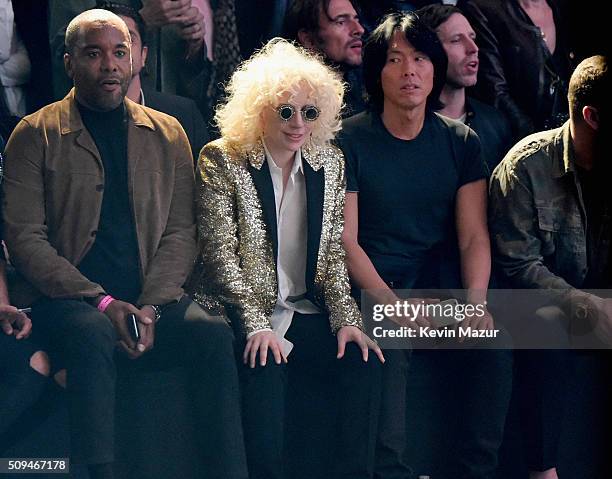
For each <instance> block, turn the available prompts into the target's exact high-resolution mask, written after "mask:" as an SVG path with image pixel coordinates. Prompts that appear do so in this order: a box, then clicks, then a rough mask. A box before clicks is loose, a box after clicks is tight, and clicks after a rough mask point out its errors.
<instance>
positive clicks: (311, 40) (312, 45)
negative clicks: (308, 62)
mask: <svg viewBox="0 0 612 479" xmlns="http://www.w3.org/2000/svg"><path fill="white" fill-rule="evenodd" d="M297 36H298V41H299V42H300V44H301V45H302V46H303V47H304V48H307V49H309V50H316V49H317V44H316V42H315V36H314V33H312V32H307V31H306V30H304V29H302V30H300V31H298V34H297Z"/></svg>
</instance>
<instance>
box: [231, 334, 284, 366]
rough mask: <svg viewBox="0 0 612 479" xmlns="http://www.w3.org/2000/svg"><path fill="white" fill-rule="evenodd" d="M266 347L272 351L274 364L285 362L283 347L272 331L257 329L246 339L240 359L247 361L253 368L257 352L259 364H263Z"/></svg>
mask: <svg viewBox="0 0 612 479" xmlns="http://www.w3.org/2000/svg"><path fill="white" fill-rule="evenodd" d="M268 349H269V350H270V351H272V354H273V355H274V361H275V362H276V364H281V362H283V363H286V362H287V357H286V356H285V354H284V353H283V349H282V348H281V345H280V343H279V341H278V338H277V337H276V333H274V331H259V332H257V333H255V334H253V335H252V336H251V337H250V338H249V339H248V340H247V343H246V346H245V348H244V353H243V355H242V361H243V362H244V364H247V363H248V364H249V366H250V367H251V368H254V367H255V361H256V360H257V353H259V364H260V365H261V366H265V365H266V360H267V358H268Z"/></svg>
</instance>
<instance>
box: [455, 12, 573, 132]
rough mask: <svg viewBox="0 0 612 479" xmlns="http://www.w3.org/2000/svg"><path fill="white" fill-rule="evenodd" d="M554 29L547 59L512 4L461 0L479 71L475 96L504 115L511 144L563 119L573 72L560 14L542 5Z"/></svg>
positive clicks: (536, 30)
mask: <svg viewBox="0 0 612 479" xmlns="http://www.w3.org/2000/svg"><path fill="white" fill-rule="evenodd" d="M547 1H548V4H549V5H550V7H551V8H552V10H553V14H554V20H555V26H556V30H557V32H556V36H557V40H556V46H555V54H554V55H551V54H550V52H549V50H548V48H547V47H546V44H545V43H544V40H543V38H542V34H541V32H540V29H539V28H538V27H537V26H535V25H534V23H533V22H532V21H531V19H530V18H529V16H528V15H527V13H526V12H525V11H524V10H523V9H522V8H521V6H520V4H519V2H518V0H467V1H465V2H460V7H461V9H462V10H463V11H464V12H465V15H466V17H467V18H468V20H469V22H470V23H471V25H472V28H474V30H475V31H476V43H477V44H478V47H479V49H480V52H479V58H480V67H479V71H478V83H477V84H476V87H475V89H474V91H473V92H472V93H473V94H474V95H475V96H477V97H479V98H481V99H482V100H483V101H485V102H486V103H489V104H491V105H494V106H495V107H497V108H498V109H499V110H500V111H502V112H503V113H505V114H506V116H507V117H508V120H509V121H510V124H511V126H512V131H513V134H514V135H515V139H520V138H522V137H524V136H525V135H527V134H529V133H532V132H533V131H539V130H544V129H549V128H554V127H556V126H558V125H560V124H562V123H563V122H564V121H565V120H566V119H567V117H568V106H567V84H568V82H569V77H570V75H571V71H572V69H573V68H572V67H573V63H574V61H573V58H574V54H573V53H572V52H570V49H569V45H568V41H567V38H568V37H567V30H566V26H565V23H564V22H565V20H566V19H565V17H564V16H563V13H562V12H564V11H565V9H564V8H563V7H562V5H561V3H560V1H558V0H547Z"/></svg>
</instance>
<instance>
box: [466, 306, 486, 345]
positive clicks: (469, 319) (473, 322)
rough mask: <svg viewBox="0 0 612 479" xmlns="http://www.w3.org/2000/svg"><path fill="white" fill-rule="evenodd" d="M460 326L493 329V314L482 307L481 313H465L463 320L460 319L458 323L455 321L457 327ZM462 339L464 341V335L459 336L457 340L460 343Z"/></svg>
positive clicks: (479, 329)
mask: <svg viewBox="0 0 612 479" xmlns="http://www.w3.org/2000/svg"><path fill="white" fill-rule="evenodd" d="M459 326H461V327H462V328H471V329H474V330H478V331H481V330H486V329H493V326H494V321H493V316H491V313H489V310H488V309H487V308H486V307H484V308H483V314H482V315H480V314H471V315H469V316H468V315H466V317H465V318H464V319H463V321H461V322H460V323H457V327H459ZM463 341H465V337H464V336H459V342H460V343H462V342H463Z"/></svg>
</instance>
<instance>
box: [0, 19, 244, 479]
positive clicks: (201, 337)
mask: <svg viewBox="0 0 612 479" xmlns="http://www.w3.org/2000/svg"><path fill="white" fill-rule="evenodd" d="M65 43H66V51H67V53H66V54H65V57H64V62H65V66H66V71H67V72H68V74H69V76H70V77H71V78H72V79H73V82H74V88H73V90H72V91H71V92H70V93H69V94H68V95H67V96H66V98H64V99H63V100H62V101H59V102H57V103H53V104H51V105H49V106H47V107H45V108H43V109H41V110H40V111H38V112H36V113H34V114H33V115H30V116H27V117H25V118H24V119H23V120H22V121H21V122H20V124H19V125H18V126H17V128H16V129H15V132H14V134H13V135H12V137H11V139H10V141H9V143H8V146H7V149H6V158H7V159H6V183H5V190H4V192H5V197H4V205H3V206H4V215H5V234H6V243H7V245H8V248H9V252H10V255H11V259H12V261H13V263H14V264H15V267H16V269H17V270H18V272H19V273H21V275H22V276H23V277H24V279H25V280H26V281H27V282H28V283H29V285H30V286H31V288H30V289H31V290H33V291H35V293H36V296H32V297H31V298H30V299H31V306H32V319H33V322H34V324H36V327H37V328H40V330H41V331H43V333H44V335H45V337H46V338H48V340H49V347H50V351H51V353H53V351H55V354H56V355H59V357H60V358H61V361H62V362H63V363H64V364H65V366H66V368H67V388H68V395H69V406H70V416H71V444H72V451H71V456H72V459H73V461H74V462H78V463H85V464H87V465H88V466H89V471H90V476H91V477H92V478H98V477H103V478H108V477H112V462H113V439H114V438H113V436H114V431H113V423H114V418H113V415H114V398H115V375H116V373H115V370H116V367H117V368H118V369H120V370H121V369H124V368H125V367H127V365H126V363H127V362H128V361H126V360H124V359H122V358H121V357H116V356H115V354H114V353H115V348H116V347H117V348H118V349H119V350H120V351H122V352H123V353H124V356H123V357H128V358H131V359H134V360H136V359H138V358H139V357H141V356H142V355H145V357H146V358H147V361H151V359H149V358H150V357H151V356H153V357H154V359H153V360H154V362H155V364H164V365H168V364H174V363H182V364H186V365H189V366H191V367H190V372H191V378H192V381H193V387H194V391H195V394H194V395H193V399H194V404H195V406H196V407H195V411H196V422H197V428H196V430H197V431H205V433H202V434H201V435H202V437H201V444H202V446H203V456H204V460H205V462H206V466H207V473H208V474H207V477H210V478H221V477H223V478H230V477H231V478H245V477H246V466H245V459H244V450H243V443H242V442H243V441H242V432H241V425H240V415H239V404H238V386H237V378H236V369H235V363H234V358H233V350H232V342H233V336H232V333H231V330H230V328H229V326H227V324H226V323H225V322H223V321H218V322H215V321H213V320H210V319H208V317H207V316H206V315H205V314H204V313H203V311H202V310H201V309H199V307H198V306H196V305H195V304H194V303H192V302H191V301H190V300H189V299H188V298H187V297H186V296H185V295H184V292H183V288H182V286H183V284H184V282H185V280H186V278H187V276H188V275H189V273H190V271H191V268H192V265H193V261H194V257H195V253H196V242H195V223H194V220H195V218H194V207H193V201H194V179H193V166H192V159H191V150H190V147H189V143H188V141H187V137H186V135H185V133H184V131H183V129H182V128H181V126H180V125H179V123H178V122H177V121H176V120H175V119H174V118H172V117H170V116H168V115H165V114H163V113H160V112H157V111H154V110H152V109H149V108H146V107H142V106H140V105H137V104H136V103H133V102H131V101H130V100H129V99H127V98H125V95H126V91H127V87H128V84H129V80H130V77H131V55H130V36H129V32H128V29H127V27H126V25H125V24H124V23H123V21H122V20H121V19H120V18H119V17H117V16H116V15H114V14H112V13H110V12H108V11H104V10H89V11H87V12H84V13H82V14H80V15H78V16H77V17H75V19H74V20H73V21H72V22H71V23H70V25H69V26H68V29H67V31H66V40H65ZM131 315H133V316H132V317H130V316H131ZM131 321H133V322H135V324H136V326H135V328H132V329H131V328H130V325H131V324H132V323H131ZM134 329H136V330H138V333H139V334H136V331H134ZM154 342H155V346H156V348H155V351H154V352H151V353H147V352H148V351H150V350H151V349H152V348H153V344H154ZM52 355H53V354H52ZM140 361H143V360H140ZM213 440H214V443H213Z"/></svg>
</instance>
